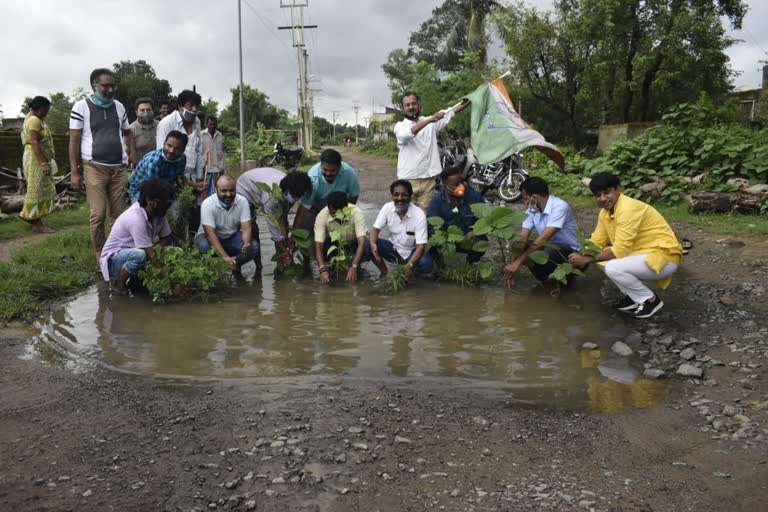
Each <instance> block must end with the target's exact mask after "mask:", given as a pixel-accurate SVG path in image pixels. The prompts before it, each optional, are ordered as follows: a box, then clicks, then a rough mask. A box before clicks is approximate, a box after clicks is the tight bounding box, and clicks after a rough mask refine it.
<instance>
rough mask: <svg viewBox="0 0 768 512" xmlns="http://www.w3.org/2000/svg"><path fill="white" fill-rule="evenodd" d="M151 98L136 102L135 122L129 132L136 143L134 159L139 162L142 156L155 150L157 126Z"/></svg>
mask: <svg viewBox="0 0 768 512" xmlns="http://www.w3.org/2000/svg"><path fill="white" fill-rule="evenodd" d="M153 110H154V103H153V102H152V98H139V99H137V100H136V120H135V121H134V122H132V123H131V126H130V127H131V132H133V139H134V140H135V141H136V157H137V158H138V159H139V161H141V159H142V158H144V155H146V154H147V153H149V152H150V151H154V150H155V149H157V141H156V138H157V125H158V124H159V122H158V121H155V113H154V111H153Z"/></svg>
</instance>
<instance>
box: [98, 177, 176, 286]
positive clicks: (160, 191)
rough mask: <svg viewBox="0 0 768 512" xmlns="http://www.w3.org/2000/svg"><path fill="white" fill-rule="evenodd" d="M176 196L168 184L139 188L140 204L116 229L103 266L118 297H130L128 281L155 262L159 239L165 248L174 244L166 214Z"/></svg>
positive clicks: (104, 253)
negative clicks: (151, 262)
mask: <svg viewBox="0 0 768 512" xmlns="http://www.w3.org/2000/svg"><path fill="white" fill-rule="evenodd" d="M173 194H174V190H173V186H172V185H171V184H170V183H168V182H167V181H165V180H162V179H158V178H151V179H148V180H146V181H144V182H143V183H142V184H141V186H140V188H139V201H138V202H136V203H134V204H132V205H131V207H130V208H128V209H127V210H126V211H124V212H123V213H122V214H121V215H120V216H119V217H118V218H117V220H116V221H115V224H114V225H113V226H112V230H111V231H110V232H109V238H107V242H106V243H105V244H104V248H103V249H102V251H101V258H100V259H99V265H100V266H101V273H102V275H103V276H104V280H105V281H109V280H110V279H112V280H114V281H113V288H114V290H115V291H117V292H118V293H120V294H122V295H127V294H128V288H127V286H126V283H127V281H128V278H130V277H131V276H134V275H136V273H137V272H138V271H139V270H141V269H142V268H144V265H146V263H147V261H149V260H151V259H152V255H153V252H152V251H153V249H152V247H153V245H154V243H155V237H156V236H159V237H160V244H161V245H167V244H168V243H170V241H171V227H170V226H169V225H168V220H167V219H166V218H165V214H166V212H167V211H168V208H169V206H170V205H171V201H172V199H173Z"/></svg>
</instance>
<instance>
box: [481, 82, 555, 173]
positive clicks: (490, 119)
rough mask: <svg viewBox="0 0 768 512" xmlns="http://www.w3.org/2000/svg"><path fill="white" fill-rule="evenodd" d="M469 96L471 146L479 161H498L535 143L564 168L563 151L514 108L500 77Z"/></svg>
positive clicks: (535, 145)
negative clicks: (548, 140)
mask: <svg viewBox="0 0 768 512" xmlns="http://www.w3.org/2000/svg"><path fill="white" fill-rule="evenodd" d="M466 98H467V99H468V100H470V101H471V102H472V120H471V128H472V149H473V150H474V151H475V155H476V156H477V160H478V162H480V164H482V165H486V164H491V163H494V162H498V161H500V160H503V159H505V158H507V157H508V156H509V155H511V154H513V153H517V152H518V151H520V150H522V149H524V148H527V147H529V146H533V147H534V148H536V149H538V150H539V151H541V152H542V153H544V154H545V155H547V156H548V157H549V158H551V159H552V160H553V161H554V162H555V163H556V164H557V165H558V166H560V168H561V169H562V168H563V167H564V166H565V160H564V158H563V154H562V153H561V152H560V150H559V149H557V147H556V146H554V145H553V144H550V143H549V142H547V141H546V140H545V139H544V137H542V135H541V134H540V133H539V132H537V131H536V130H534V129H532V128H531V127H530V126H528V123H526V122H525V121H523V118H522V117H520V114H518V113H517V111H515V107H514V105H512V100H510V99H509V94H507V89H506V88H505V87H504V83H503V82H502V81H501V78H497V79H496V80H494V81H492V82H488V83H487V84H485V85H482V86H480V87H479V88H478V89H477V90H475V92H473V93H471V94H469V95H468V96H466Z"/></svg>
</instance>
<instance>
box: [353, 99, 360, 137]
mask: <svg viewBox="0 0 768 512" xmlns="http://www.w3.org/2000/svg"><path fill="white" fill-rule="evenodd" d="M352 105H353V107H352V108H354V109H355V145H356V146H357V145H358V144H359V142H358V139H359V137H358V135H357V113H358V112H359V111H360V102H359V101H357V100H352Z"/></svg>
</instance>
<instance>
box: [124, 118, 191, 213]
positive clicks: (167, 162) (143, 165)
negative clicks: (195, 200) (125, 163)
mask: <svg viewBox="0 0 768 512" xmlns="http://www.w3.org/2000/svg"><path fill="white" fill-rule="evenodd" d="M186 147H187V136H186V135H185V134H183V133H181V132H179V131H176V130H173V131H171V132H170V133H168V135H167V136H166V138H165V143H164V144H163V147H162V148H161V149H156V150H154V151H150V152H149V153H147V154H146V155H144V157H143V158H142V159H141V160H140V161H139V164H138V165H137V166H136V170H135V171H133V173H132V174H131V179H130V181H129V184H128V196H129V197H130V198H131V202H132V203H135V202H136V201H138V200H139V189H140V188H141V184H142V183H144V182H145V181H146V180H148V179H150V178H159V179H161V180H163V181H167V182H168V183H170V184H171V185H173V186H174V188H175V186H176V181H177V180H178V179H179V178H181V177H182V176H184V167H185V166H186V165H187V157H186V156H185V155H184V150H185V148H186Z"/></svg>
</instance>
